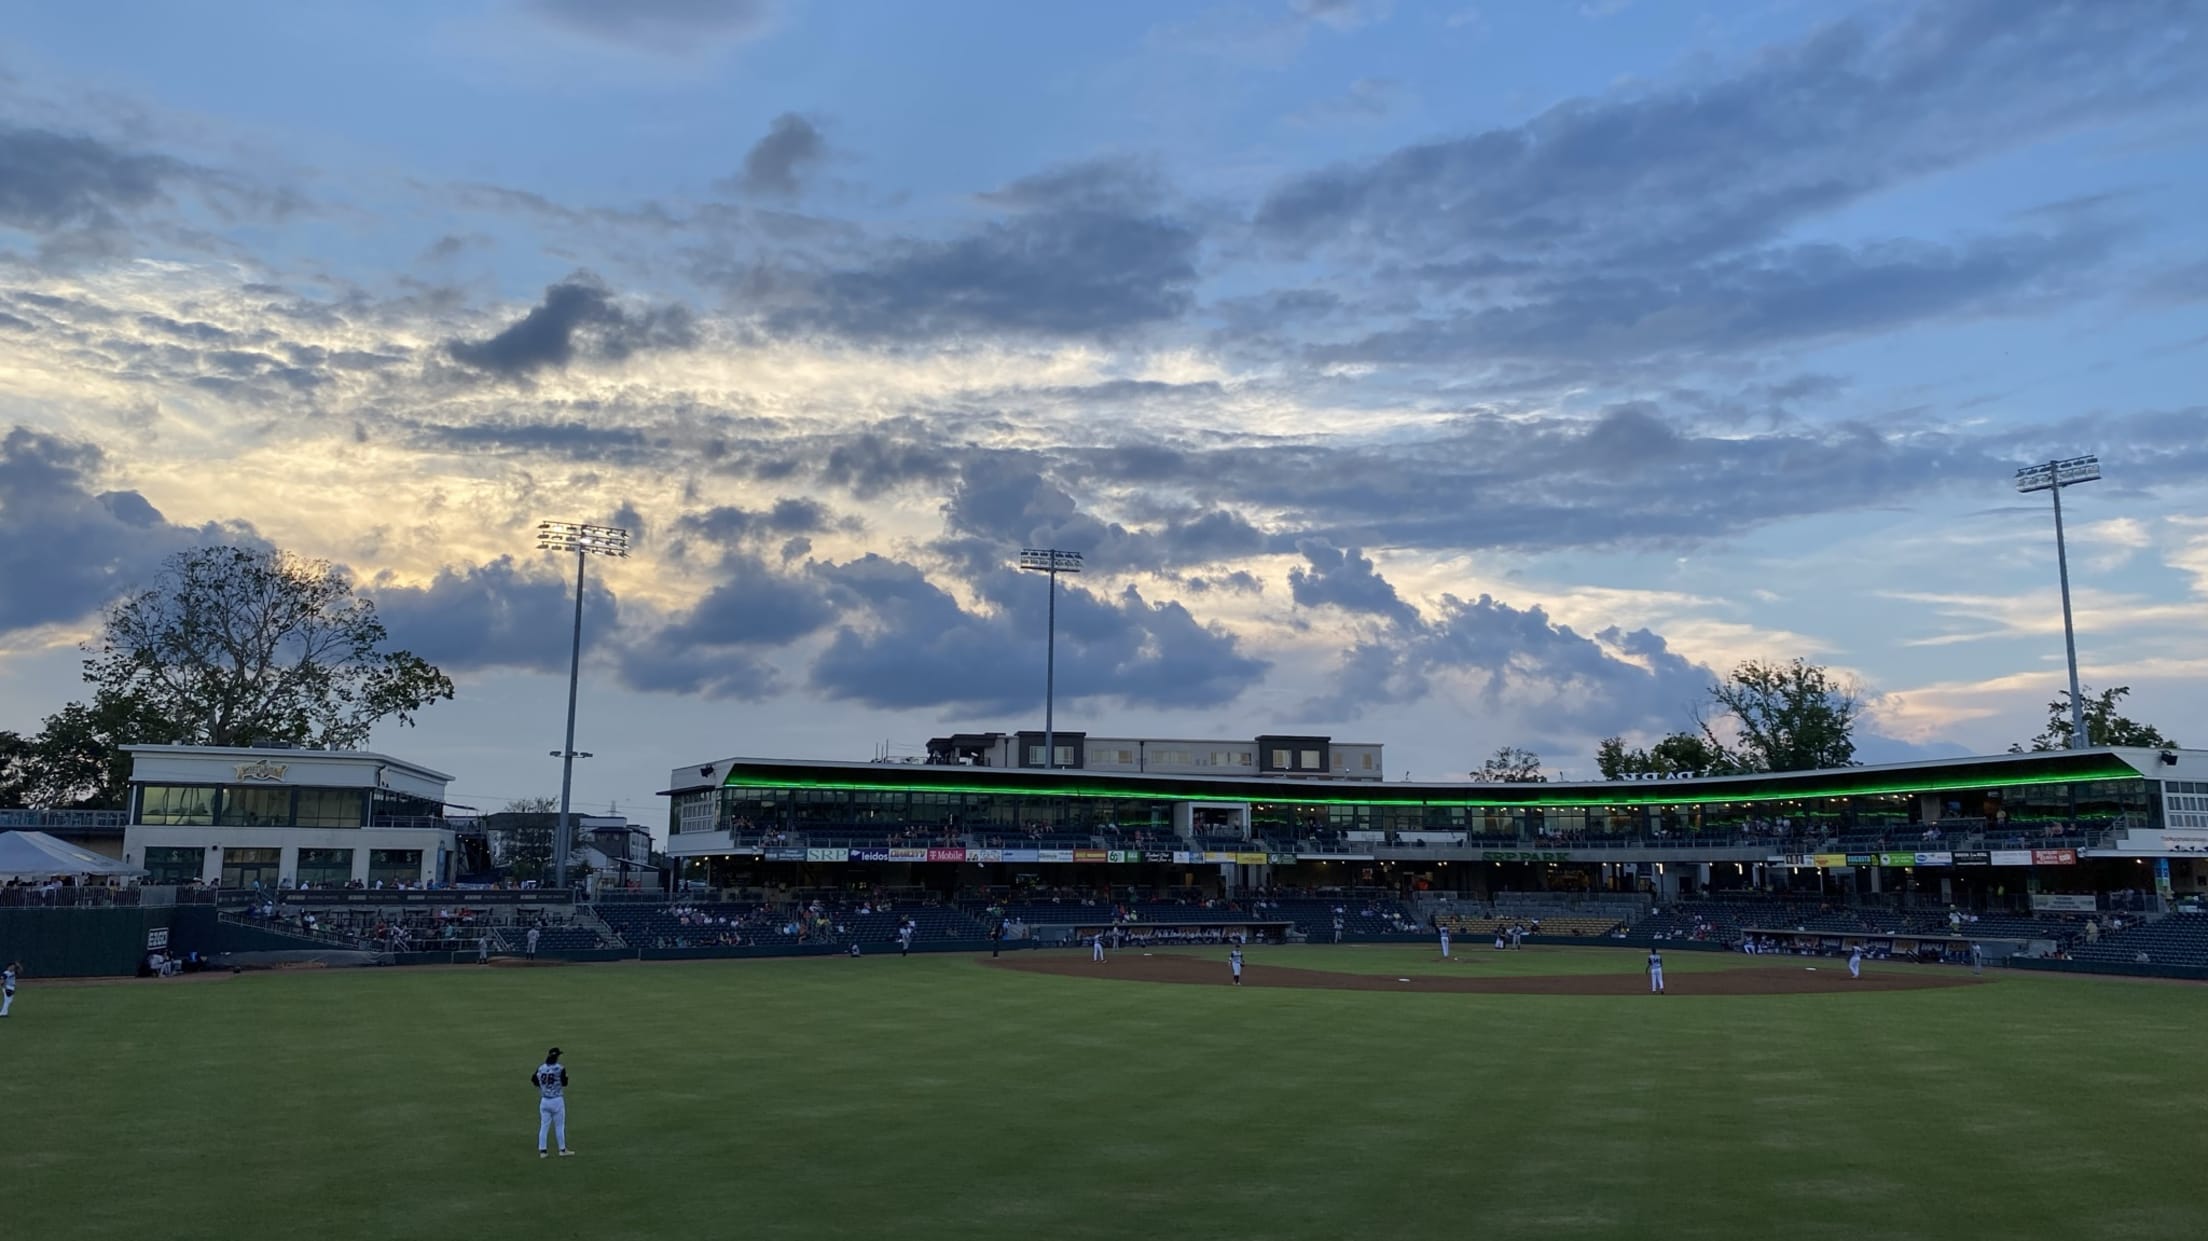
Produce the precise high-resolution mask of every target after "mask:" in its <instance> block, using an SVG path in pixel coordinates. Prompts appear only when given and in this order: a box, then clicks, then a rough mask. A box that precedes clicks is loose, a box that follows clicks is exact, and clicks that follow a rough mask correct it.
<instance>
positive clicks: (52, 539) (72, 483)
mask: <svg viewBox="0 0 2208 1241" xmlns="http://www.w3.org/2000/svg"><path fill="white" fill-rule="evenodd" d="M104 466H105V457H104V455H103V454H102V453H101V451H100V450H99V449H98V448H97V447H94V446H93V445H91V444H87V443H82V442H78V441H73V440H67V439H63V438H61V437H59V436H54V435H47V434H44V433H41V432H38V431H34V430H32V429H30V428H28V427H15V428H13V429H11V430H10V431H9V432H8V433H7V435H6V436H5V437H0V583H5V584H6V588H5V589H0V633H5V632H8V631H10V630H16V629H25V628H29V627H31V626H33V625H43V624H59V623H65V622H69V621H76V620H81V619H83V618H84V617H86V616H88V615H90V614H91V613H92V612H94V611H96V610H98V609H99V608H100V607H102V606H104V605H105V604H107V603H109V602H111V601H112V600H114V599H116V598H119V597H120V596H122V595H123V594H125V593H127V592H129V591H133V590H139V589H144V588H146V587H148V586H150V585H152V582H153V577H154V575H155V573H156V572H157V571H158V570H159V567H160V564H161V561H162V560H163V559H164V558H165V557H167V556H168V555H169V554H171V553H172V552H177V551H182V550H184V549H185V548H188V547H191V546H194V545H196V544H200V543H215V542H222V543H258V542H259V540H258V538H257V537H256V536H255V535H254V534H253V532H252V529H251V527H249V526H245V525H242V524H236V525H217V524H209V525H206V526H202V527H199V528H197V529H193V528H190V527H184V526H178V525H173V524H171V523H170V522H169V521H168V519H167V518H165V517H163V516H162V515H161V513H160V511H159V510H158V509H156V508H154V506H153V505H152V504H151V503H149V502H148V501H147V500H146V498H145V497H144V496H143V495H140V494H139V493H138V492H136V491H94V490H93V486H94V482H95V479H96V478H97V476H98V475H99V473H100V471H101V470H102V469H103V468H104Z"/></svg>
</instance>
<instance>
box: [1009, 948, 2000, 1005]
mask: <svg viewBox="0 0 2208 1241" xmlns="http://www.w3.org/2000/svg"><path fill="white" fill-rule="evenodd" d="M1637 960H1638V959H1637V958H1634V959H1633V960H1632V962H1629V961H1628V960H1627V959H1626V958H1624V957H1621V958H1620V960H1619V962H1618V964H1619V965H1620V966H1621V967H1624V968H1621V969H1620V970H1619V971H1618V972H1617V973H1615V974H1555V975H1548V976H1538V977H1520V978H1464V977H1458V976H1453V975H1433V974H1429V975H1420V974H1416V973H1413V974H1410V975H1407V976H1406V975H1394V974H1337V973H1333V972H1331V971H1327V970H1305V969H1296V968H1294V967H1292V966H1286V965H1266V964H1263V963H1261V962H1251V963H1250V964H1248V965H1246V966H1244V967H1243V970H1242V985H1243V986H1245V987H1301V988H1308V989H1314V990H1321V991H1448V992H1455V993H1459V994H1472V995H1647V994H1648V976H1647V975H1646V974H1643V973H1641V972H1639V971H1638V970H1636V969H1633V968H1632V967H1631V965H1632V964H1633V963H1637ZM984 961H985V963H986V964H988V965H989V966H990V967H991V968H994V969H1005V970H1020V971H1023V972H1026V973H1031V974H1056V975H1060V976H1064V977H1071V978H1116V979H1120V980H1121V981H1125V982H1168V983H1189V984H1194V985H1199V986H1209V987H1223V986H1226V985H1228V983H1229V980H1228V976H1227V965H1226V962H1224V961H1207V960H1203V959H1200V958H1197V957H1184V956H1177V955H1174V954H1171V953H1158V954H1156V955H1151V956H1145V955H1143V954H1142V953H1140V952H1137V951H1124V952H1118V953H1114V954H1113V955H1112V958H1111V960H1109V961H1106V962H1104V963H1103V964H1101V965H1099V964H1097V963H1095V962H1092V961H1090V960H1089V958H1088V956H1087V954H1086V953H1070V952H1069V953H1056V952H1023V953H1021V954H1019V955H1018V956H1016V957H998V958H995V959H988V958H984ZM1983 981H1984V980H1983V979H1972V978H1968V977H1965V976H1963V975H1960V974H1957V975H1954V976H1945V975H1940V974H1928V973H1917V972H1914V971H1912V972H1909V973H1898V972H1894V971H1888V970H1880V969H1877V968H1867V969H1865V970H1864V972H1863V977H1861V978H1856V979H1851V978H1849V977H1848V971H1847V967H1846V966H1844V965H1841V964H1839V963H1837V962H1834V963H1831V964H1826V965H1820V966H1817V967H1816V968H1814V969H1812V968H1809V967H1806V966H1803V965H1799V964H1796V965H1768V966H1765V965H1751V966H1744V967H1742V968H1739V969H1727V970H1712V971H1709V972H1706V973H1680V974H1673V975H1671V976H1670V977H1668V978H1666V979H1665V980H1664V990H1665V994H1667V995H1828V994H1833V993H1838V992H1855V991H1924V990H1930V989H1932V988H1936V987H1968V986H1972V985H1975V984H1976V983H1980V982H1983Z"/></svg>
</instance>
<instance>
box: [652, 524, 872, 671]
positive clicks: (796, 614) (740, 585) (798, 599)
mask: <svg viewBox="0 0 2208 1241" xmlns="http://www.w3.org/2000/svg"><path fill="white" fill-rule="evenodd" d="M837 615H838V611H837V608H836V606H835V605H834V604H833V603H832V602H831V601H830V598H829V592H828V587H827V585H826V583H824V582H823V581H821V580H820V579H819V578H818V577H817V576H816V575H814V574H813V573H811V572H810V571H808V570H807V569H805V568H802V567H799V568H797V569H794V570H791V571H784V570H777V569H773V568H770V567H768V565H767V564H766V563H765V562H764V561H763V560H761V559H760V558H759V557H757V556H755V555H752V554H750V553H748V552H731V553H729V554H728V555H726V556H724V557H722V559H721V561H720V564H719V568H718V570H717V571H716V574H715V585H714V586H713V588H712V589H711V590H710V591H708V592H707V593H706V595H705V597H704V598H703V599H701V600H699V601H698V603H697V604H696V605H695V606H693V607H691V608H689V609H688V610H687V611H685V612H683V613H681V614H680V615H678V616H677V617H675V618H674V619H673V620H672V621H671V622H670V623H669V624H668V625H667V626H666V627H665V628H664V629H662V630H660V631H659V632H657V633H655V634H653V635H651V636H650V637H649V638H648V639H645V640H643V641H641V642H638V643H635V644H633V645H632V646H631V647H630V648H629V649H627V650H625V651H624V652H623V653H622V657H621V674H622V677H623V679H624V680H625V681H627V682H628V683H629V684H630V685H632V686H634V687H635V688H637V689H641V690H653V691H663V692H670V693H695V694H700V695H703V696H705V697H708V698H734V699H739V700H746V701H749V700H756V699H760V698H766V697H770V696H772V695H773V694H775V693H778V692H780V691H781V690H782V689H783V688H784V684H783V680H782V677H781V674H780V673H779V672H778V671H777V669H776V667H775V665H774V664H773V663H772V662H771V661H770V658H769V656H770V655H771V654H772V652H774V651H775V650H776V649H778V648H781V647H785V646H788V645H790V644H791V643H794V642H797V641H799V640H800V639H803V638H806V637H808V636H810V635H812V634H814V633H816V632H818V631H820V630H822V629H823V628H825V627H826V626H827V625H828V624H829V623H830V622H832V621H833V620H835V619H836V617H837Z"/></svg>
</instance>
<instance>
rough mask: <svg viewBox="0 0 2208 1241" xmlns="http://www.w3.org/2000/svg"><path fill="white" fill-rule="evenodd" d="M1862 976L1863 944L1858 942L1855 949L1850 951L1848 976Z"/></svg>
mask: <svg viewBox="0 0 2208 1241" xmlns="http://www.w3.org/2000/svg"><path fill="white" fill-rule="evenodd" d="M1862 976H1863V945H1861V944H1857V945H1856V946H1855V948H1854V949H1853V950H1852V951H1850V952H1849V953H1848V977H1850V978H1861V977H1862Z"/></svg>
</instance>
